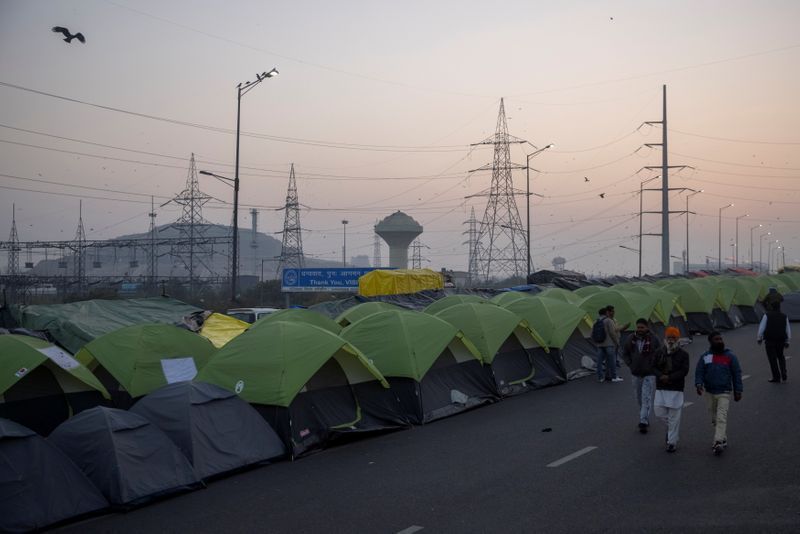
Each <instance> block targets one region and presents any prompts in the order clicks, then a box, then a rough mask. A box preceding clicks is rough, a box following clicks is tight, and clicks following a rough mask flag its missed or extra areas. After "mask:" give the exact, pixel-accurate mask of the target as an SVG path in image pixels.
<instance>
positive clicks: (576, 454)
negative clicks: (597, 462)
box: [547, 446, 597, 467]
mask: <svg viewBox="0 0 800 534" xmlns="http://www.w3.org/2000/svg"><path fill="white" fill-rule="evenodd" d="M596 448H597V447H594V446H592V447H584V448H583V449H581V450H579V451H576V452H573V453H572V454H568V455H567V456H564V457H563V458H561V459H559V460H556V461H555V462H552V463H549V464H547V467H558V466H559V465H563V464H565V463H567V462H569V461H571V460H574V459H575V458H578V457H580V456H583V455H584V454H586V453H589V452H592V451H593V450H595V449H596Z"/></svg>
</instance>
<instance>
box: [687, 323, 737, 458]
mask: <svg viewBox="0 0 800 534" xmlns="http://www.w3.org/2000/svg"><path fill="white" fill-rule="evenodd" d="M708 341H709V343H710V347H709V349H708V350H707V351H706V352H704V353H703V354H702V355H701V356H700V359H699V360H698V361H697V368H696V369H695V373H694V385H695V388H697V394H698V395H702V394H703V390H705V391H706V392H707V393H708V407H709V410H710V411H711V424H712V425H713V426H714V445H713V447H712V450H713V451H714V454H716V455H719V454H722V451H724V450H725V448H726V447H727V446H728V436H727V428H728V408H729V407H730V402H731V391H733V400H734V401H735V402H739V401H740V400H742V391H743V389H744V388H743V387H742V368H741V366H740V365H739V360H738V359H737V358H736V355H735V354H734V353H733V352H731V350H730V349H726V348H725V342H724V341H723V339H722V334H720V333H719V332H711V333H710V334H708Z"/></svg>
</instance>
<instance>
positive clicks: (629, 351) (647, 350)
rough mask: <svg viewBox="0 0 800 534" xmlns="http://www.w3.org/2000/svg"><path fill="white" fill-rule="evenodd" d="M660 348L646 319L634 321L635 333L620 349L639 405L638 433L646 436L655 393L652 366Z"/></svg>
mask: <svg viewBox="0 0 800 534" xmlns="http://www.w3.org/2000/svg"><path fill="white" fill-rule="evenodd" d="M660 346H661V343H659V341H658V339H657V338H656V337H655V336H654V335H653V334H651V333H650V328H649V325H648V324H647V320H646V319H637V320H636V332H634V334H633V335H632V336H630V337H629V338H628V340H627V341H626V342H625V345H624V346H623V348H622V359H623V360H624V361H625V364H626V365H627V366H628V367H629V368H630V370H631V375H632V376H633V394H634V396H635V397H636V402H637V404H638V405H639V432H641V433H642V434H647V428H648V427H649V426H650V412H651V411H652V409H653V396H654V395H655V391H656V376H655V369H654V367H653V364H654V363H655V354H656V350H657V349H658V348H659V347H660Z"/></svg>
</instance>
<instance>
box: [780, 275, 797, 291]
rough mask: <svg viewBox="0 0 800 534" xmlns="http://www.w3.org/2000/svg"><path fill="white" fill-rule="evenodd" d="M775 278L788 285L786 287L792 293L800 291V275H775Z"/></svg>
mask: <svg viewBox="0 0 800 534" xmlns="http://www.w3.org/2000/svg"><path fill="white" fill-rule="evenodd" d="M774 278H777V279H778V280H780V281H781V282H783V283H784V284H786V287H788V288H789V289H791V290H792V291H800V273H788V272H785V273H780V274H776V275H774Z"/></svg>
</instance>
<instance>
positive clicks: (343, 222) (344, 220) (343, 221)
mask: <svg viewBox="0 0 800 534" xmlns="http://www.w3.org/2000/svg"><path fill="white" fill-rule="evenodd" d="M349 222H350V221H348V220H347V219H342V224H347V223H349Z"/></svg>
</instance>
